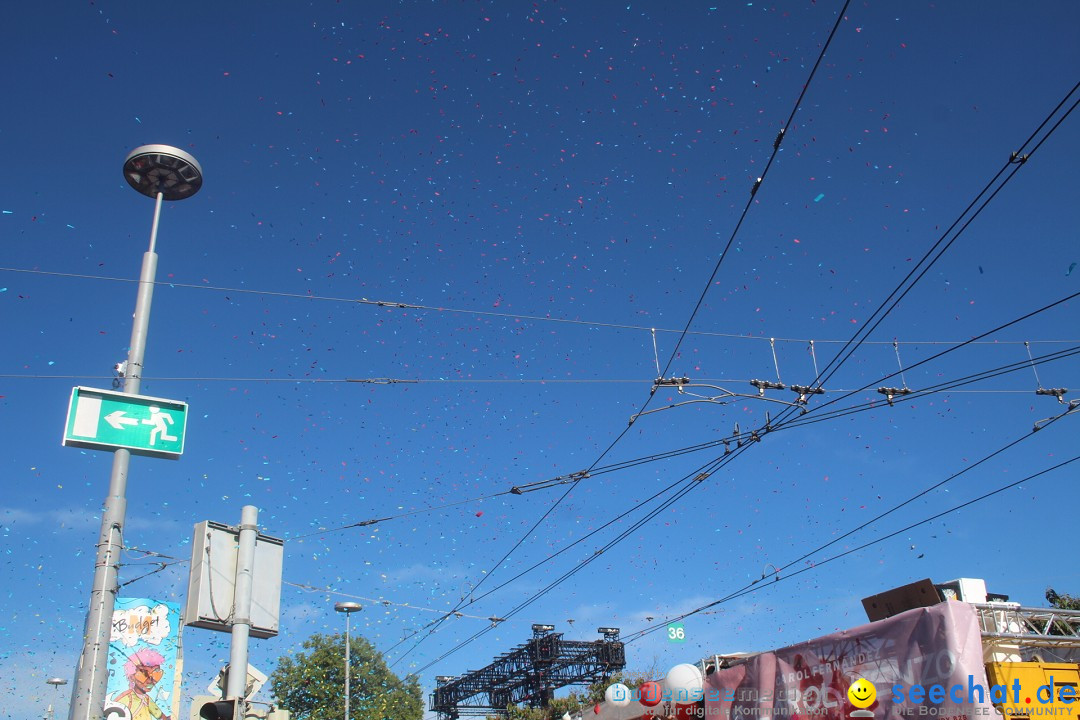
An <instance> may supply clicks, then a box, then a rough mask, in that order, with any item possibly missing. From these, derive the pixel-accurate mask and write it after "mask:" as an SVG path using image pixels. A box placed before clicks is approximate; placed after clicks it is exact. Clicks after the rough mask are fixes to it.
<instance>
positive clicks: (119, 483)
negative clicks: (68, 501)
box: [68, 192, 163, 720]
mask: <svg viewBox="0 0 1080 720" xmlns="http://www.w3.org/2000/svg"><path fill="white" fill-rule="evenodd" d="M162 199H163V195H162V194H161V193H160V192H159V193H158V194H157V202H156V203H155V204H154V224H153V226H152V228H151V230H150V249H149V250H147V251H146V252H145V253H143V260H142V271H141V272H140V274H139V291H138V295H137V296H136V298H135V317H134V320H133V322H132V327H131V344H130V349H129V350H128V359H127V367H126V368H125V370H124V389H123V392H125V393H127V394H129V395H138V394H139V388H140V385H141V383H142V369H143V356H144V355H145V353H146V335H147V330H148V329H149V327H150V303H151V300H153V297H154V278H155V276H156V275H157V260H158V256H157V253H156V252H154V250H155V248H156V246H157V231H158V220H159V218H160V217H161V201H162ZM130 463H131V451H129V450H125V449H123V448H120V449H117V450H116V451H114V452H113V465H112V474H111V475H110V476H109V495H108V497H106V498H105V507H104V510H103V511H102V513H101V532H100V533H99V535H98V544H97V559H96V561H95V565H94V584H93V586H92V589H91V590H90V607H89V609H88V610H87V613H86V628H85V630H84V633H83V649H82V655H81V657H80V658H79V667H78V670H77V672H76V674H75V683H74V684H73V685H72V688H71V710H70V711H69V712H68V719H69V720H98V718H100V717H101V714H102V712H103V710H104V708H105V685H106V681H107V679H108V667H107V663H108V658H109V637H110V635H111V633H112V616H113V610H115V609H116V590H117V588H116V567H117V564H118V559H119V557H120V550H121V549H122V548H123V545H124V516H125V515H126V514H127V498H126V497H125V493H126V492H127V478H128V467H129V465H130Z"/></svg>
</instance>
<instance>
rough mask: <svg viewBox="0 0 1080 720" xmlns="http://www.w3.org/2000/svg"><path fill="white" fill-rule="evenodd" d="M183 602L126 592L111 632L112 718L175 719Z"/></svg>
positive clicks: (107, 711)
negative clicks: (132, 596) (149, 597)
mask: <svg viewBox="0 0 1080 720" xmlns="http://www.w3.org/2000/svg"><path fill="white" fill-rule="evenodd" d="M179 644H180V605H179V604H177V603H167V602H159V601H157V600H150V599H147V598H120V599H118V600H117V601H116V609H115V611H114V612H113V621H112V635H111V637H110V638H109V678H108V684H107V687H106V695H105V697H106V700H105V718H106V719H107V720H175V715H176V713H177V711H178V708H179V699H180V698H179V696H178V694H177V693H176V691H175V688H176V687H178V686H179V680H180V678H179V673H180V661H181V659H180V651H179Z"/></svg>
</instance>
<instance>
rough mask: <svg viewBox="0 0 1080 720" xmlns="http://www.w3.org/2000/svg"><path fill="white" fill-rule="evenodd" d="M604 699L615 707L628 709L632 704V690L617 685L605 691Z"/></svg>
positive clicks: (620, 684)
mask: <svg viewBox="0 0 1080 720" xmlns="http://www.w3.org/2000/svg"><path fill="white" fill-rule="evenodd" d="M604 699H605V700H607V701H608V702H609V703H611V704H612V705H614V706H615V707H626V706H627V705H629V704H630V688H628V687H626V686H625V685H623V684H622V683H615V684H614V685H612V686H610V687H609V688H608V689H607V690H605V691H604Z"/></svg>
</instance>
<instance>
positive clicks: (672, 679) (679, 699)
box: [664, 663, 705, 705]
mask: <svg viewBox="0 0 1080 720" xmlns="http://www.w3.org/2000/svg"><path fill="white" fill-rule="evenodd" d="M664 688H665V689H666V690H667V691H668V692H670V693H671V699H672V700H674V701H675V702H676V703H677V704H679V705H689V704H691V703H695V702H697V701H698V700H700V699H701V698H702V697H703V696H704V690H705V678H704V677H702V675H701V670H700V669H698V666H697V665H691V664H690V663H683V664H682V665H676V666H675V667H673V668H671V669H670V670H668V674H667V677H665V678H664Z"/></svg>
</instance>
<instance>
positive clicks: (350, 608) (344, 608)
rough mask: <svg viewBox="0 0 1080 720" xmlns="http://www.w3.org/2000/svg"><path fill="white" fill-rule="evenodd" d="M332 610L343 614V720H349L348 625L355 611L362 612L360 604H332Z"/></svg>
mask: <svg viewBox="0 0 1080 720" xmlns="http://www.w3.org/2000/svg"><path fill="white" fill-rule="evenodd" d="M334 609H335V610H337V611H338V612H343V613H345V720H349V674H350V673H351V672H352V667H351V666H350V665H349V646H350V644H351V643H350V641H351V639H352V627H351V625H350V624H349V616H350V615H352V614H353V613H354V612H356V611H357V610H363V608H362V607H361V606H360V603H354V602H339V603H334Z"/></svg>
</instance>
